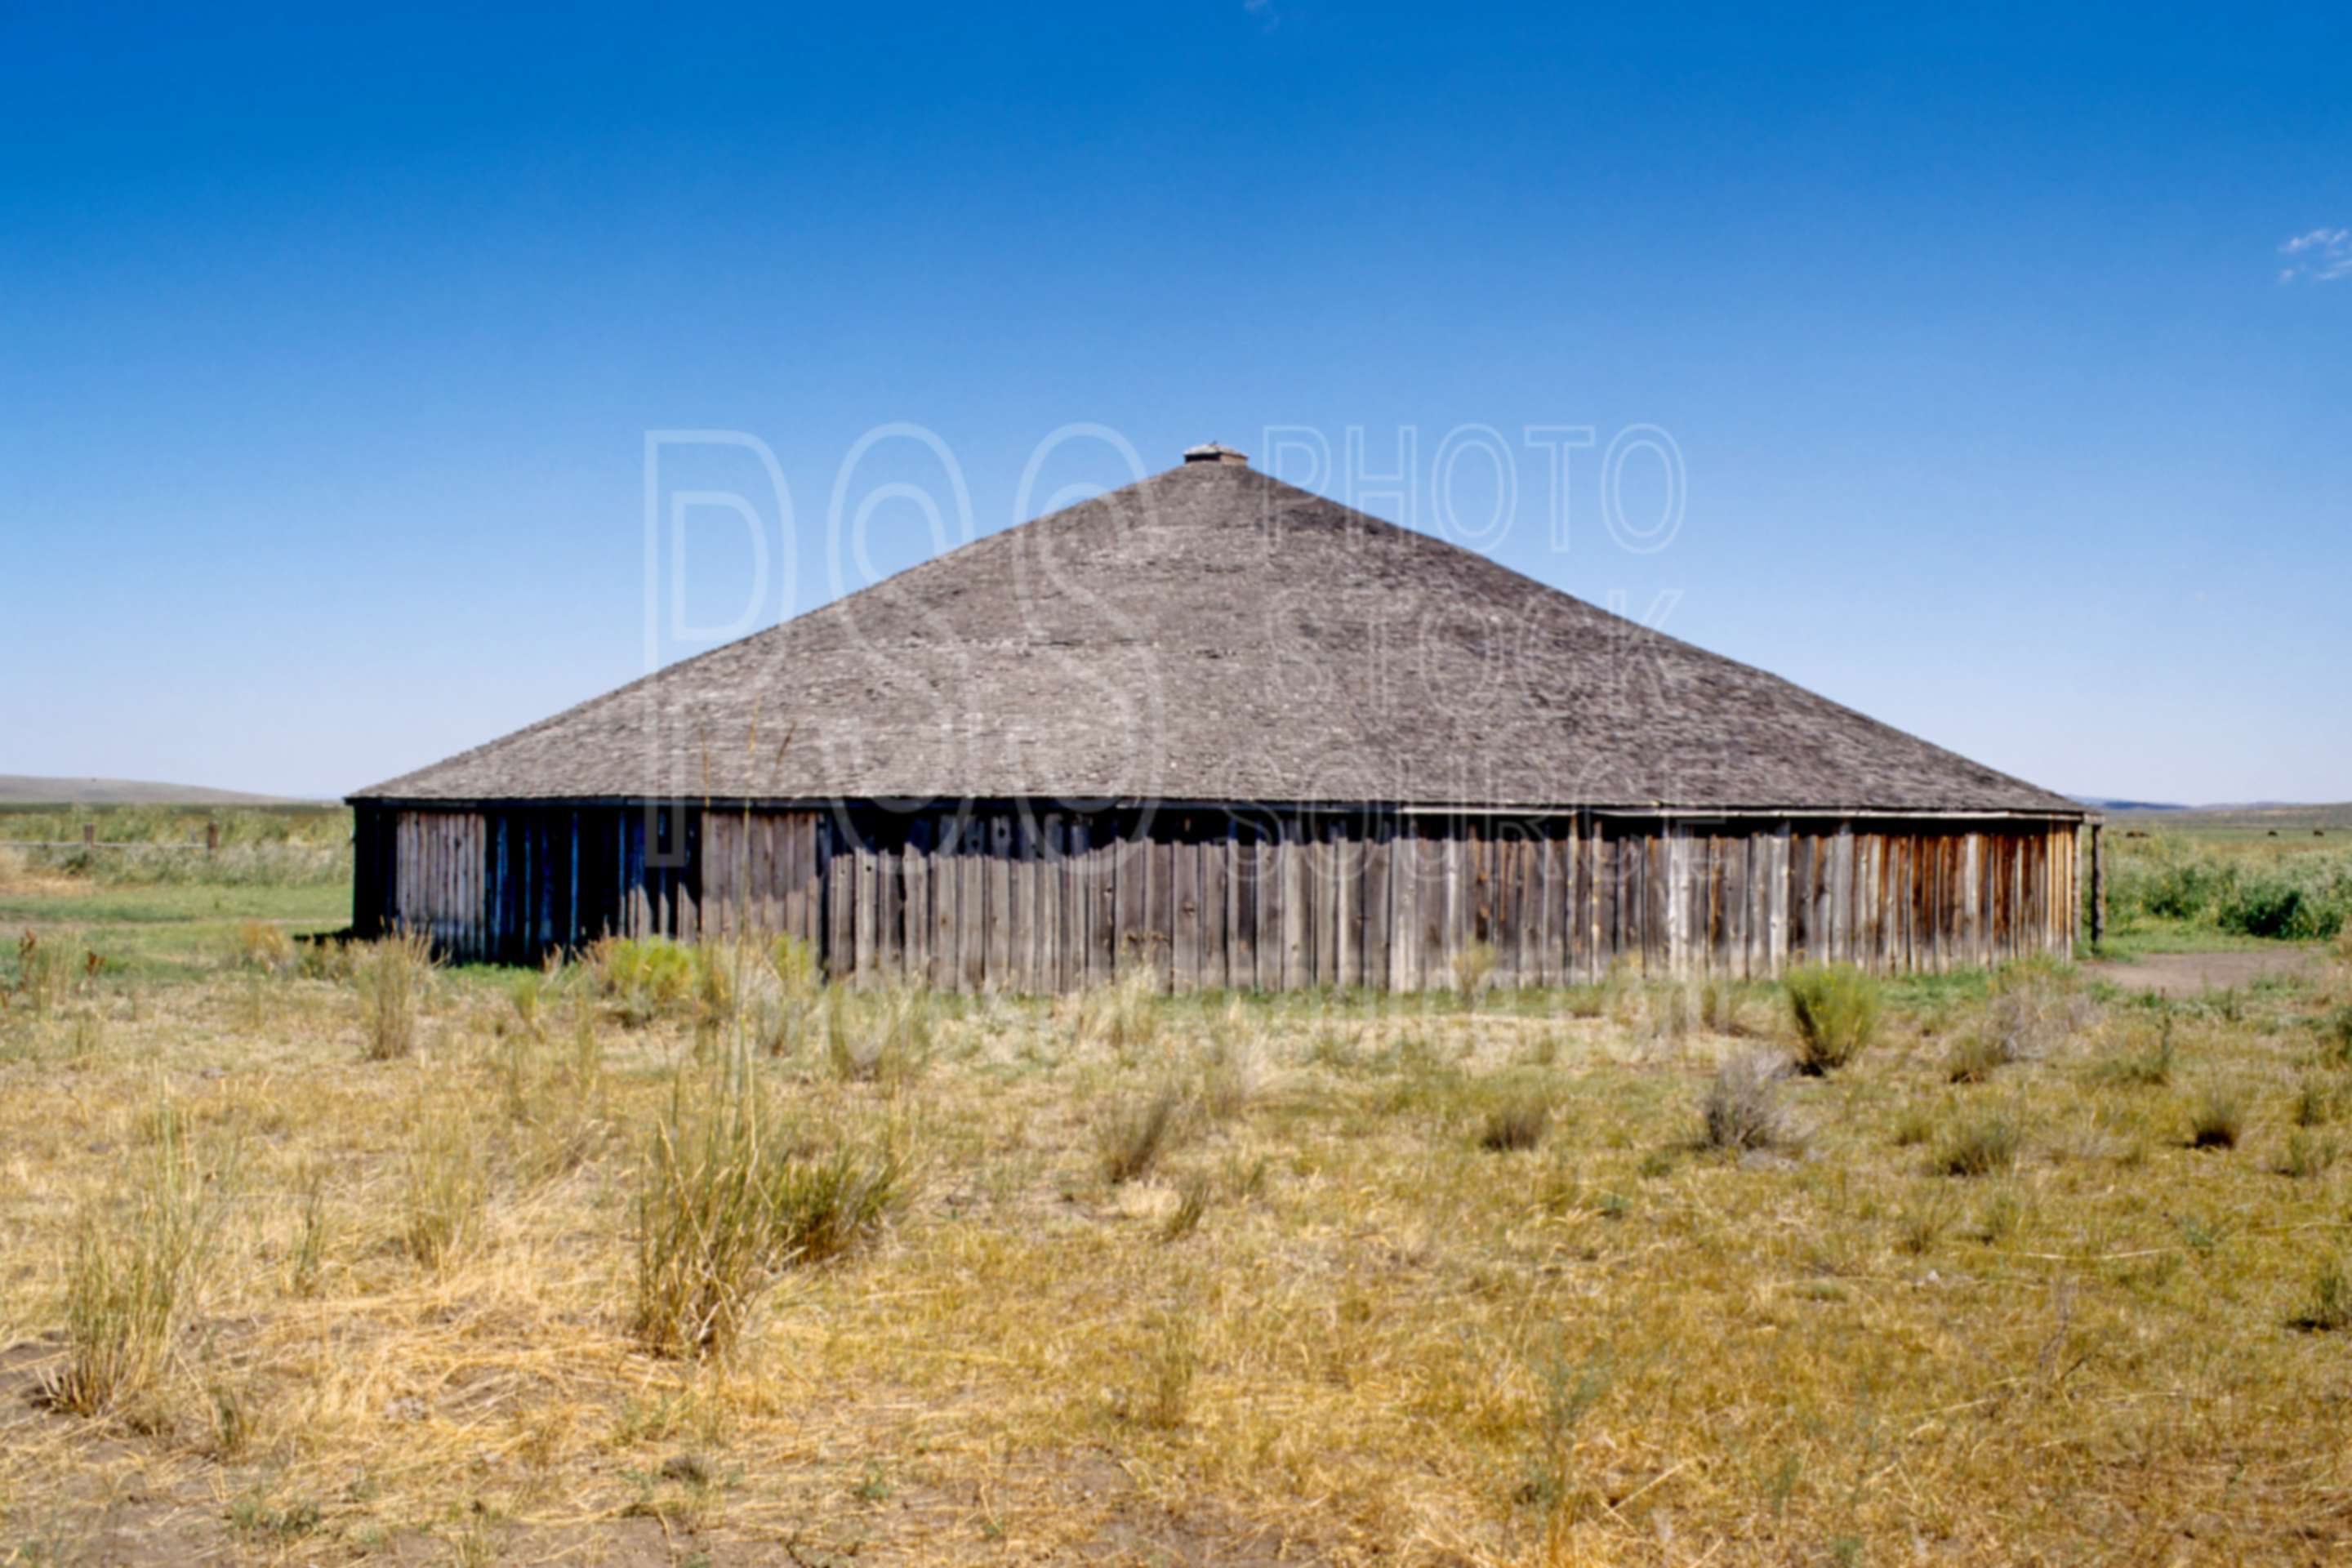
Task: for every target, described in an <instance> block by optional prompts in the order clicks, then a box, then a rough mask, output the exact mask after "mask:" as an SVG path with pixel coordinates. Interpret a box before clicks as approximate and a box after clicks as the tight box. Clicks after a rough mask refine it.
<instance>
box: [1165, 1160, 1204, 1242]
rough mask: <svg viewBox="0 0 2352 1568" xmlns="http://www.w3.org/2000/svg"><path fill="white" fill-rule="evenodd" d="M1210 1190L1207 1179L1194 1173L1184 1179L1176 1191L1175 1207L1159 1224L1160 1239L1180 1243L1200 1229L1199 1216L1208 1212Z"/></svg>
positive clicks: (1199, 1173) (1200, 1174)
mask: <svg viewBox="0 0 2352 1568" xmlns="http://www.w3.org/2000/svg"><path fill="white" fill-rule="evenodd" d="M1210 1194H1211V1188H1210V1184H1209V1178H1208V1176H1207V1175H1206V1174H1204V1173H1201V1172H1197V1171H1196V1172H1194V1173H1192V1175H1190V1176H1187V1177H1185V1178H1184V1180H1183V1182H1182V1183H1181V1184H1179V1185H1178V1187H1177V1189H1176V1206H1175V1207H1174V1208H1173V1209H1171V1210H1170V1211H1169V1215H1168V1217H1167V1219H1165V1220H1164V1221H1162V1222H1161V1223H1160V1240H1162V1241H1181V1240H1183V1239H1184V1238H1185V1237H1188V1236H1190V1235H1192V1233H1193V1232H1194V1231H1195V1230H1198V1229H1199V1228H1200V1227H1201V1216H1202V1215H1205V1214H1207V1213H1208V1212H1209V1197H1210Z"/></svg>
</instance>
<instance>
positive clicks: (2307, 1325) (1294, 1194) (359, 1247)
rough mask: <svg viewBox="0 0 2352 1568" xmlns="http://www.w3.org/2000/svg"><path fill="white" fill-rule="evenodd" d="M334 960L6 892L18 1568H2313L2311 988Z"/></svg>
mask: <svg viewBox="0 0 2352 1568" xmlns="http://www.w3.org/2000/svg"><path fill="white" fill-rule="evenodd" d="M11 836H14V835H11ZM2134 842H2137V841H2134ZM346 898H347V891H346V889H344V888H342V887H341V885H339V884H336V883H333V882H331V881H330V882H310V881H304V880H300V879H296V880H292V881H289V882H284V883H277V884H271V883H260V882H247V883H235V884H227V885H207V884H204V883H197V882H186V883H181V884H176V885H168V886H162V887H141V886H135V885H131V884H129V883H127V882H121V881H113V882H110V881H107V880H105V879H103V878H102V877H100V876H94V875H92V874H91V873H90V872H89V871H83V872H81V873H78V874H77V873H71V872H67V871H61V870H59V869H58V868H55V867H30V868H28V867H26V865H24V864H23V863H22V862H21V861H5V860H0V916H5V920H6V921H7V922H8V925H9V927H10V928H11V929H12V930H22V931H29V932H30V934H31V938H32V940H31V943H30V945H29V946H25V945H22V944H21V943H12V944H11V945H10V946H9V948H8V949H6V950H5V951H0V985H5V987H6V988H7V989H8V991H9V995H8V1001H7V1005H6V1007H5V1011H0V1147H5V1150H6V1159H5V1164H0V1173H5V1174H0V1225H5V1229H6V1235H7V1236H8V1237H9V1241H10V1245H9V1247H8V1248H7V1250H6V1252H5V1264H0V1347H5V1349H0V1378H5V1381H6V1383H7V1384H8V1388H7V1391H6V1392H7V1394H8V1397H7V1398H5V1400H0V1562H19V1563H60V1562H91V1563H96V1562H101V1561H103V1562H130V1563H179V1562H184V1561H189V1560H192V1559H194V1558H197V1557H200V1556H205V1555H207V1554H211V1555H215V1556H218V1557H224V1558H226V1559H227V1560H231V1561H249V1562H254V1563H280V1562H284V1563H337V1562H366V1561H383V1562H386V1563H460V1564H473V1563H491V1562H542V1561H562V1562H568V1563H598V1562H606V1563H630V1564H639V1563H642V1564H654V1563H663V1564H681V1565H682V1564H688V1563H708V1564H725V1563H852V1562H855V1563H967V1562H983V1563H1040V1562H1045V1563H1139V1564H1141V1563H1210V1562H1217V1563H1233V1562H1239V1563H1259V1562H1264V1563H1273V1562H1309V1563H1313V1562H1326V1563H1376V1562H1377V1563H1428V1564H1441V1563H1443V1564H1486V1563H1661V1564H1663V1563H1699V1562H1705V1563H1915V1562H1934V1563H2151V1562H2163V1563H2172V1562H2212V1563H2317V1562H2327V1561H2340V1560H2343V1558H2344V1556H2345V1554H2346V1553H2347V1552H2352V1452H2347V1445H2346V1444H2345V1442H2344V1440H2343V1434H2344V1430H2345V1409H2346V1405H2345V1402H2346V1400H2347V1396H2352V1383H2347V1366H2352V1362H2348V1361H2347V1355H2352V1285H2347V1281H2346V1268H2347V1263H2352V1236H2347V1219H2352V1177H2347V1172H2352V1163H2347V1162H2342V1161H2339V1160H2338V1159H2337V1154H2338V1152H2339V1150H2341V1149H2342V1148H2344V1147H2345V1146H2346V1144H2347V1139H2352V970H2347V966H2346V964H2345V963H2342V962H2338V961H2336V959H2335V958H2334V957H2333V956H2330V957H2329V958H2328V960H2327V961H2326V962H2325V963H2320V964H2318V965H2315V967H2314V968H2313V969H2312V971H2311V972H2310V973H2309V974H2308V975H2306V976H2303V977H2298V978H2294V979H2290V980H2281V981H2275V982H2269V983H2265V984H2263V985H2260V986H2257V987H2254V988H2252V989H2248V990H2242V991H2235V992H2230V993H2227V994H2219V995H2215V996H2212V997H2210V998H2207V999H2204V1000H2202V1001H2199V1002H2193V1003H2189V1002H2176V1003H2158V1002H2155V1001H2153V1000H2150V999H2145V998H2138V999H2136V998H2132V997H2127V996H2122V995H2116V994H2111V993H2108V992H2105V990H2103V988H2101V987H2100V986H2098V985H2097V984H2095V983H2093V982H2091V981H2089V980H2088V979H2086V978H2085V976H2084V974H2082V973H2074V972H2071V971H2065V970H2062V969H2054V968H2052V969H2030V970H2022V971H2011V972H2007V973H2002V974H1999V975H1992V976H1988V975H1983V974H1968V975H1955V976H1947V977H1940V978H1936V979H1923V980H1915V981H1908V982H1905V983H1902V984H1895V985H1892V986H1889V987H1886V988H1885V990H1884V992H1883V993H1876V994H1874V993H1873V992H1872V991H1871V990H1870V989H1869V988H1858V987H1841V986H1839V985H1837V984H1834V983H1827V984H1822V985H1819V986H1814V987H1811V988H1809V989H1808V990H1807V994H1806V1001H1807V1005H1808V1011H1807V1015H1806V1016H1807V1017H1808V1018H1809V1019H1810V1020H1811V1025H1812V1034H1811V1036H1810V1037H1809V1036H1808V1035H1806V1034H1805V1033H1804V1032H1803V1031H1801V1030H1800V1028H1799V1027H1798V1025H1797V1022H1796V1019H1797V1012H1796V1009H1794V1008H1793V1007H1792V1006H1791V1002H1790V995H1789V994H1788V993H1787V992H1786V991H1785V990H1784V989H1782V988H1778V987H1756V988H1742V989H1738V990H1725V989H1717V990H1706V989H1701V988H1696V987H1677V986H1672V985H1667V984H1642V983H1640V982H1639V981H1638V980H1635V979H1633V978H1630V977H1628V978H1622V979H1620V980H1619V981H1617V982H1616V983H1613V984H1610V985H1607V986H1602V987H1595V988H1591V989H1587V990H1582V991H1576V992H1558V993H1547V994H1538V995H1531V996H1530V995H1515V996H1486V997H1480V998H1475V999H1471V1000H1466V1001H1465V999H1464V998H1462V997H1459V996H1444V997H1435V998H1430V999H1428V1000H1427V1001H1426V1002H1425V1003H1419V1002H1417V1003H1415V1004H1413V1005H1407V1006H1402V1007H1400V1006H1398V1005H1394V1004H1393V1003H1392V1002H1391V1001H1389V1000H1387V999H1363V998H1348V997H1298V998H1285V999H1279V1000H1276V999H1263V998H1261V999H1244V1000H1239V1001H1235V1000H1231V999H1227V998H1222V997H1219V998H1213V999H1163V998H1157V997H1150V996H1147V995H1144V994H1138V993H1135V992H1132V991H1112V992H1106V993H1102V994H1095V995H1090V996H1086V997H1077V998H1066V999H1063V1000H1062V1001H1059V1002H1056V1003H1050V1004H1049V1003H1046V1002H1042V1001H1016V1000H1008V999H969V1000H967V999H953V998H946V999H927V998H920V997H910V996H871V995H846V994H831V995H819V994H816V993H815V992H814V989H813V988H812V987H810V986H809V985H808V984H806V981H805V975H804V973H803V970H802V968H801V966H800V965H799V964H798V963H796V962H795V961H794V958H795V955H792V954H789V953H787V954H786V955H784V958H783V960H782V962H781V963H780V962H778V960H777V957H776V955H774V954H772V953H767V952H720V953H717V954H705V955H700V956H696V955H690V954H685V953H680V952H673V951H665V950H661V949H616V950H613V951H609V952H605V953H604V954H601V955H600V956H599V959H598V961H597V962H595V963H579V964H574V965H572V966H569V967H567V968H564V969H562V970H560V971H557V972H554V973H549V974H545V975H537V974H531V975H521V976H518V975H515V974H511V973H495V972H488V971H465V972H448V971H434V970H431V969H429V968H426V967H425V966H422V965H419V964H416V963H413V962H411V961H409V959H408V958H406V957H404V954H403V953H402V952H400V951H398V950H397V949H394V948H387V949H382V950H354V951H341V950H334V949H318V948H310V947H305V946H300V945H298V944H295V943H292V942H289V941H288V940H287V933H288V932H290V931H300V930H303V929H306V928H315V929H331V928H332V927H334V926H337V925H340V924H341V920H342V917H343V915H344V912H345V909H346V907H347V906H346V902H345V900H346ZM2242 940H2255V939H2251V938H2247V939H2242ZM93 952H94V953H96V954H97V955H98V957H99V962H98V963H96V964H95V965H93V964H92V963H91V962H90V960H89V957H88V955H89V954H91V953H93ZM1874 1002H1875V1004H1876V1005H1877V1012H1876V1015H1875V1016H1874V1017H1873V1016H1872V1008H1873V1004H1874ZM1841 1044H1844V1045H1858V1048H1856V1049H1855V1051H1854V1054H1853V1058H1852V1059H1851V1060H1850V1061H1848V1062H1846V1063H1844V1065H1842V1066H1836V1067H1833V1068H1831V1069H1830V1070H1827V1071H1825V1072H1822V1073H1821V1074H1819V1075H1808V1074H1805V1073H1802V1072H1799V1071H1793V1070H1790V1068H1789V1067H1788V1064H1789V1063H1790V1062H1791V1061H1793V1060H1796V1059H1799V1058H1802V1057H1803V1056H1804V1055H1805V1054H1806V1053H1807V1052H1808V1051H1813V1052H1815V1053H1816V1054H1817V1056H1818V1058H1820V1059H1822V1060H1828V1059H1830V1058H1835V1057H1836V1056H1837V1055H1838V1054H1839V1053H1838V1051H1837V1049H1836V1048H1835V1047H1838V1046H1840V1045H1841Z"/></svg>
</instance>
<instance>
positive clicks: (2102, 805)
mask: <svg viewBox="0 0 2352 1568" xmlns="http://www.w3.org/2000/svg"><path fill="white" fill-rule="evenodd" d="M2069 798H2070V799H2074V800H2077V801H2080V802H2081V803H2082V804H2083V805H2087V806H2089V807H2090V808H2091V809H2092V810H2094V811H2187V810H2189V807H2188V806H2185V805H2173V804H2171V803H2170V802H2168V801H2160V800H2106V799H2104V798H2102V797H2101V796H2098V795H2073V796H2070V797H2069Z"/></svg>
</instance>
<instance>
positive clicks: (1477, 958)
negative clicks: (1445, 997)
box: [1453, 942, 1495, 1005]
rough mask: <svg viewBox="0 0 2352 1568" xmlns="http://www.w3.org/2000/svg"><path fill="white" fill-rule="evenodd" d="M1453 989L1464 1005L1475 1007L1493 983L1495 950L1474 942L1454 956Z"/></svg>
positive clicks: (1491, 946) (1491, 945) (1486, 944)
mask: <svg viewBox="0 0 2352 1568" xmlns="http://www.w3.org/2000/svg"><path fill="white" fill-rule="evenodd" d="M1453 967H1454V990H1455V992H1457V993H1458V994H1460V995H1461V997H1462V1000H1463V1002H1464V1004H1465V1005H1475V1003H1476V1002H1477V1001H1478V999H1479V998H1480V997H1482V996H1484V995H1486V991H1487V988H1488V987H1489V986H1491V985H1493V984H1494V983H1495V948H1494V944H1493V943H1491V942H1472V943H1471V944H1470V945H1469V946H1467V947H1465V948H1464V949H1463V950H1462V951H1461V952H1457V953H1455V954H1454V966H1453Z"/></svg>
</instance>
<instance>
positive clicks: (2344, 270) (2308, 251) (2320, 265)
mask: <svg viewBox="0 0 2352 1568" xmlns="http://www.w3.org/2000/svg"><path fill="white" fill-rule="evenodd" d="M2279 254H2280V255H2281V256H2284V257H2285V258H2287V264H2286V265H2285V266H2284V267H2282V268H2279V281H2280V282H2282V283H2292V282H2294V280H2295V279H2298V278H2308V279H2312V280H2313V281H2314V282H2316V283H2333V282H2335V281H2336V279H2339V278H2352V228H2315V229H2313V230H2312V231H2311V232H2310V233H2309V234H2299V235H2296V236H2295V237H2294V238H2293V239H2290V240H2288V241H2287V242H2286V243H2285V244H2284V245H2282V246H2280V247H2279Z"/></svg>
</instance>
